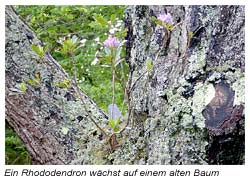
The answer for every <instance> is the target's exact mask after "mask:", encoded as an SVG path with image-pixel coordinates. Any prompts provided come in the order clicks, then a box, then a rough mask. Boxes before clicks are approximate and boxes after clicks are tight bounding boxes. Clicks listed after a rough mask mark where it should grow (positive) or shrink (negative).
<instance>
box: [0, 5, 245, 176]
mask: <svg viewBox="0 0 250 180" xmlns="http://www.w3.org/2000/svg"><path fill="white" fill-rule="evenodd" d="M135 3H136V4H144V5H164V4H169V5H190V4H192V5H229V4H230V5H246V7H245V12H246V22H245V25H246V29H245V34H246V38H245V39H246V46H245V52H246V54H245V55H246V59H245V61H246V76H245V79H246V90H245V92H246V94H245V97H246V106H245V114H246V118H245V119H246V130H245V132H246V140H245V142H246V157H245V161H246V162H245V164H246V165H243V166H222V165H221V166H211V165H210V166H197V165H194V166H158V165H155V166H5V165H4V163H5V162H4V159H5V158H4V153H5V152H4V136H5V135H4V134H5V126H4V124H5V123H4V122H5V121H4V119H5V107H4V104H5V97H4V96H5V93H4V92H5V86H4V83H5V80H4V77H5V74H4V72H5V65H4V62H5V58H4V57H5V44H4V39H5V33H4V32H5V23H4V22H5V21H4V19H5V14H4V13H5V5H33V4H34V5H41V4H48V5H52V4H56V5H80V4H81V5H111V4H112V5H121V4H124V5H132V4H135ZM249 10H250V9H249V3H248V0H224V1H222V2H219V1H218V0H206V1H205V0H185V1H181V0H171V1H170V0H157V1H155V0H137V1H135V0H123V1H122V0H113V1H110V0H88V1H86V0H85V1H83V0H74V1H68V0H53V1H52V0H50V1H49V0H46V1H45V0H40V1H38V0H29V1H28V0H26V1H24V0H8V1H4V3H3V2H1V5H0V17H1V28H0V36H1V43H0V47H1V52H0V53H1V54H0V55H1V56H0V57H1V60H0V63H1V64H0V68H1V69H0V84H1V86H0V92H1V96H0V119H1V120H0V133H1V134H0V161H1V162H0V177H1V176H3V172H4V170H5V169H6V168H15V169H20V170H21V169H23V168H32V169H34V170H35V169H36V170H39V169H40V170H42V169H44V168H46V169H50V170H53V169H54V168H56V169H61V170H70V169H72V168H73V169H76V170H77V169H78V170H91V169H92V170H94V169H107V168H109V169H114V170H115V169H119V168H120V169H122V170H125V169H126V170H129V169H131V170H134V169H136V168H140V169H150V170H153V169H154V170H160V169H162V170H163V169H165V170H174V169H183V170H193V169H195V168H200V169H204V170H209V169H211V170H220V171H221V173H222V174H221V175H220V176H219V177H213V178H214V179H216V178H217V179H221V178H227V179H246V177H248V178H249V174H248V173H247V171H249V169H250V168H249V162H250V156H249V152H250V148H249V144H250V142H249V138H250V137H249V117H250V111H249V108H250V107H249V99H250V95H249V78H250V72H249V62H248V61H249V52H250V49H249V39H250V37H249V32H250V29H249V17H250V16H249ZM5 178H6V177H5ZM14 178H16V177H9V179H14ZM18 178H20V177H18ZM22 178H23V177H21V179H22ZM24 178H25V179H30V177H24ZM31 178H34V177H31ZM36 178H38V179H40V178H44V177H36ZM52 178H54V177H52ZM60 178H61V177H60ZM65 178H68V177H65ZM80 178H81V179H83V178H85V177H80ZM80 178H78V179H80ZM115 178H116V179H117V178H121V177H99V178H94V179H102V180H103V179H108V180H110V179H115ZM129 178H131V177H129ZM132 178H133V179H135V178H138V177H132ZM158 178H159V179H166V178H167V179H183V177H175V178H170V177H158ZM184 178H185V179H193V177H184ZM87 179H88V178H87ZM91 179H92V178H91ZM143 179H152V177H147V178H143Z"/></svg>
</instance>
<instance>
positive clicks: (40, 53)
mask: <svg viewBox="0 0 250 180" xmlns="http://www.w3.org/2000/svg"><path fill="white" fill-rule="evenodd" d="M31 48H32V50H33V51H34V52H35V53H36V54H37V55H38V56H39V57H40V58H42V57H43V56H44V53H45V52H44V50H43V47H41V46H40V45H35V44H32V45H31Z"/></svg>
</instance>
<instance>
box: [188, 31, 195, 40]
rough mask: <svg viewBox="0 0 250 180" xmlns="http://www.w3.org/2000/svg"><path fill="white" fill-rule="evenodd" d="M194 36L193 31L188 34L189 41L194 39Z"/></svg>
mask: <svg viewBox="0 0 250 180" xmlns="http://www.w3.org/2000/svg"><path fill="white" fill-rule="evenodd" d="M193 36H194V33H193V32H192V31H190V32H188V38H189V39H192V38H193Z"/></svg>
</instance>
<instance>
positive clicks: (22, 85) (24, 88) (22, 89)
mask: <svg viewBox="0 0 250 180" xmlns="http://www.w3.org/2000/svg"><path fill="white" fill-rule="evenodd" d="M20 90H21V91H22V92H25V91H26V90H27V87H26V84H25V83H24V82H22V83H21V84H20Z"/></svg>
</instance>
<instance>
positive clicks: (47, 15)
mask: <svg viewBox="0 0 250 180" xmlns="http://www.w3.org/2000/svg"><path fill="white" fill-rule="evenodd" d="M15 10H16V11H17V12H18V13H19V15H20V16H21V17H22V19H23V20H24V21H25V22H26V23H27V24H28V25H29V26H30V27H31V28H32V30H33V31H34V32H35V34H36V36H37V37H38V38H39V39H40V40H41V41H42V42H43V46H46V47H47V48H48V50H49V52H50V53H51V54H52V56H53V57H54V58H55V59H56V60H57V61H58V62H59V63H60V64H61V66H62V67H63V68H64V69H65V70H66V71H67V72H68V73H69V74H70V75H73V70H72V67H71V65H70V60H69V59H68V57H67V56H65V54H63V53H62V51H61V44H60V43H59V41H60V40H61V39H67V38H72V37H73V36H74V35H75V36H77V37H78V38H79V39H80V40H84V41H85V46H84V47H82V48H81V49H80V50H79V51H77V54H75V56H76V68H77V81H78V85H79V86H80V88H81V89H82V90H83V91H84V92H85V93H86V94H87V95H88V96H90V97H91V98H92V99H93V100H94V101H95V102H96V104H97V105H98V106H99V107H101V108H102V109H103V110H104V111H107V107H108V105H109V104H111V99H112V94H111V92H112V91H111V87H112V81H111V78H112V73H111V69H110V67H109V62H108V61H107V58H106V57H105V53H104V50H103V49H102V47H103V45H102V43H103V41H104V40H105V39H107V37H108V32H109V30H110V29H111V28H112V29H115V35H116V37H118V38H119V39H120V40H122V39H124V37H125V36H126V29H124V27H123V17H124V10H125V6H15ZM111 24H112V25H113V26H112V27H111ZM121 56H125V50H124V49H123V50H122V52H121ZM97 59H98V61H97ZM94 60H95V63H96V64H95V63H94V62H93V61H94ZM122 65H123V67H124V70H125V76H126V77H127V74H128V73H127V72H128V66H127V64H126V63H125V62H122ZM121 76H122V73H121V69H120V67H118V78H121ZM115 97H116V104H117V105H118V107H119V108H120V109H122V110H123V113H124V112H125V110H126V106H125V105H124V103H123V100H124V93H123V90H122V87H121V84H119V83H118V82H117V83H116V94H115ZM5 136H6V140H5V144H6V149H5V151H6V156H5V160H6V164H30V163H31V160H30V157H29V155H28V153H27V151H26V150H25V147H24V145H23V144H22V142H21V140H20V139H19V138H18V137H17V136H16V134H15V133H14V132H13V131H12V130H11V129H10V128H9V127H6V135H5Z"/></svg>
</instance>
